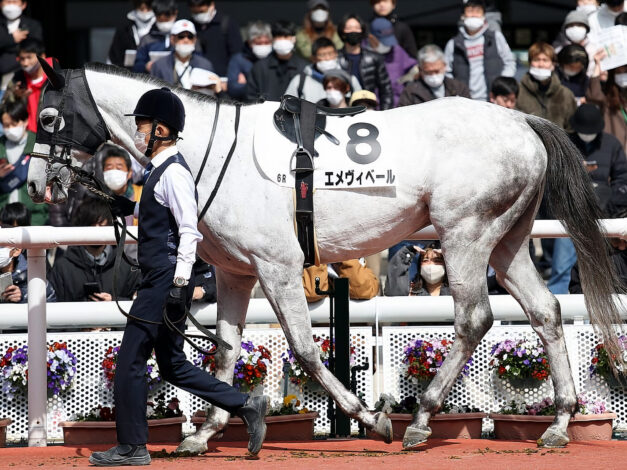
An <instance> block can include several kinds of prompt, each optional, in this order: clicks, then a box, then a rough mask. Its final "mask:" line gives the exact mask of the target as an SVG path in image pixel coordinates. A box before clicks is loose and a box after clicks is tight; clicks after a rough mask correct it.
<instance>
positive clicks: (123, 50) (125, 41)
mask: <svg viewBox="0 0 627 470" xmlns="http://www.w3.org/2000/svg"><path fill="white" fill-rule="evenodd" d="M126 20H127V21H126V23H125V24H124V26H120V27H119V28H117V29H116V30H115V34H114V35H113V41H112V42H111V47H110V48H109V62H110V63H112V64H113V65H117V66H118V67H127V68H129V69H131V68H132V67H133V64H134V62H135V59H134V54H130V55H127V52H128V51H134V53H135V54H136V53H137V48H138V47H139V43H140V42H141V40H142V38H143V37H144V36H146V35H147V34H148V33H149V32H150V30H151V29H152V26H153V25H154V24H155V21H156V18H155V13H154V12H153V11H152V0H133V10H131V11H130V12H128V14H127V15H126ZM130 59H133V60H132V62H130V63H129V60H130Z"/></svg>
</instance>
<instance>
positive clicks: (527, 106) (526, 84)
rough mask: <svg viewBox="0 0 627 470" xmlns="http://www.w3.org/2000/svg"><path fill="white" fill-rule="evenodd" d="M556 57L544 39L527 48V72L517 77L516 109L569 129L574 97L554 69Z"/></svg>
mask: <svg viewBox="0 0 627 470" xmlns="http://www.w3.org/2000/svg"><path fill="white" fill-rule="evenodd" d="M556 59H557V57H556V55H555V50H554V49H553V47H551V45H549V44H547V43H545V42H537V43H535V44H533V45H532V46H531V47H530V48H529V64H530V67H529V72H527V73H526V74H525V75H524V76H523V78H522V80H521V81H520V91H519V93H518V100H517V103H516V109H518V110H519V111H522V112H523V113H527V114H533V115H534V116H539V117H542V118H544V119H548V120H549V121H551V122H552V123H554V124H556V125H558V126H560V127H561V128H563V129H566V131H567V132H570V131H571V128H570V118H571V117H572V115H573V114H575V110H576V109H577V101H576V100H575V95H573V92H572V91H570V90H569V89H568V88H566V87H565V86H564V85H562V84H561V83H560V79H559V77H558V75H557V74H556V73H554V70H555V61H556Z"/></svg>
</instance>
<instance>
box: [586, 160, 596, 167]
mask: <svg viewBox="0 0 627 470" xmlns="http://www.w3.org/2000/svg"><path fill="white" fill-rule="evenodd" d="M583 163H584V165H587V166H594V165H596V164H597V161H596V160H589V161H586V160H584V162H583Z"/></svg>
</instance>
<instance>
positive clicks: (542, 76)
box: [529, 67, 553, 82]
mask: <svg viewBox="0 0 627 470" xmlns="http://www.w3.org/2000/svg"><path fill="white" fill-rule="evenodd" d="M529 73H530V74H531V76H532V77H533V78H535V79H536V80H538V81H539V82H543V81H545V80H546V79H548V78H551V74H552V73H553V71H552V70H551V69H540V68H538V67H530V68H529Z"/></svg>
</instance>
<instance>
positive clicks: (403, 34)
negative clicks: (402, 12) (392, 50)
mask: <svg viewBox="0 0 627 470" xmlns="http://www.w3.org/2000/svg"><path fill="white" fill-rule="evenodd" d="M374 18H377V16H374V17H373V18H372V19H374ZM384 18H386V19H387V20H389V21H390V23H392V24H393V25H394V36H395V37H396V40H397V41H398V45H399V46H401V47H402V48H403V49H405V52H407V53H408V54H409V55H410V56H411V57H413V58H414V59H415V58H416V56H417V55H418V46H417V45H416V37H415V36H414V33H413V31H412V30H411V28H410V27H409V25H408V24H407V23H404V22H402V21H400V20H399V19H398V15H397V14H396V12H395V11H393V12H392V13H390V14H389V15H388V16H385V17H384Z"/></svg>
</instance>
